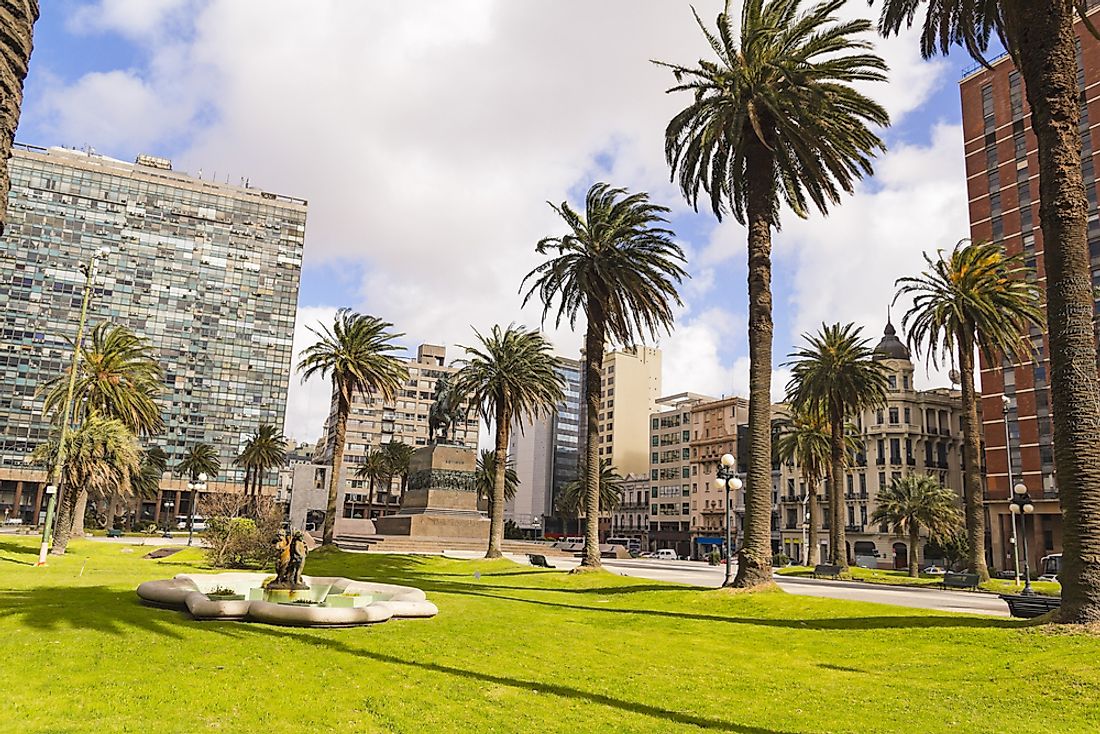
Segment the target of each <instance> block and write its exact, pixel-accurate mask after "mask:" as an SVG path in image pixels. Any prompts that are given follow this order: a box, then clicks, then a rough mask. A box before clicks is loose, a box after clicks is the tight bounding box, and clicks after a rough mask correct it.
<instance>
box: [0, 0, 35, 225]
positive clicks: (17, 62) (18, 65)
mask: <svg viewBox="0 0 1100 734" xmlns="http://www.w3.org/2000/svg"><path fill="white" fill-rule="evenodd" d="M0 14H2V17H3V18H4V53H3V54H0V100H2V101H0V234H3V233H4V225H5V224H6V222H7V210H8V188H9V181H8V159H9V158H11V144H12V141H13V140H14V139H15V129H16V128H17V127H19V111H20V107H21V106H22V104H23V80H24V79H26V78H27V67H28V65H29V64H30V60H31V50H32V47H33V43H32V40H33V37H34V23H35V21H37V20H38V0H0Z"/></svg>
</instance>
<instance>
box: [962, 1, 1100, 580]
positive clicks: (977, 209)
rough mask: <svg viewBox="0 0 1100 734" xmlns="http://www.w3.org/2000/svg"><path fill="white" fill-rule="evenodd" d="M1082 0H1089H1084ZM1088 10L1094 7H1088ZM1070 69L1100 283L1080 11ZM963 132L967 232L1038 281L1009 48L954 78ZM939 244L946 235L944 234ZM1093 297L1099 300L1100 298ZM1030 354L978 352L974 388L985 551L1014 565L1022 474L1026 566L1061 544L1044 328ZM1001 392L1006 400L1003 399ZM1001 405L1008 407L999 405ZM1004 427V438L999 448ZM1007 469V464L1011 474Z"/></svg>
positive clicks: (1096, 80)
mask: <svg viewBox="0 0 1100 734" xmlns="http://www.w3.org/2000/svg"><path fill="white" fill-rule="evenodd" d="M1089 4H1090V5H1095V4H1096V3H1094V2H1090V3H1089ZM1090 12H1091V13H1092V14H1093V16H1094V21H1095V20H1096V18H1095V14H1096V12H1097V11H1096V10H1092V11H1090ZM1076 33H1077V38H1078V55H1077V64H1078V74H1077V82H1078V86H1079V88H1080V90H1081V99H1082V104H1081V138H1082V156H1081V166H1082V172H1083V174H1084V180H1085V187H1086V193H1087V196H1088V201H1089V229H1088V236H1089V249H1090V253H1091V256H1092V268H1093V270H1092V278H1093V283H1094V284H1097V283H1100V220H1098V218H1097V190H1096V163H1095V162H1094V157H1095V154H1096V152H1097V144H1098V143H1100V131H1097V132H1096V133H1093V132H1092V130H1091V127H1092V123H1093V122H1100V41H1098V40H1097V39H1095V38H1093V37H1092V36H1091V35H1090V34H1089V32H1088V31H1087V29H1085V27H1084V25H1083V24H1082V23H1081V22H1080V21H1078V23H1077V28H1076ZM960 92H961V97H962V117H963V136H964V139H965V147H964V150H965V155H966V181H967V197H968V201H969V209H970V236H971V238H973V239H974V240H993V241H995V242H1000V243H1003V244H1004V246H1005V248H1006V249H1007V251H1008V252H1009V253H1010V254H1017V253H1023V254H1024V258H1025V260H1026V262H1027V264H1028V266H1029V267H1031V268H1033V269H1034V271H1035V273H1036V277H1037V278H1038V281H1039V283H1040V284H1042V285H1044V287H1045V283H1044V280H1045V273H1044V268H1043V235H1042V232H1041V230H1040V228H1039V160H1038V147H1037V144H1036V140H1035V136H1034V135H1033V133H1032V131H1031V119H1030V112H1029V110H1028V105H1027V99H1026V94H1025V91H1024V86H1023V80H1022V79H1021V77H1020V74H1019V72H1018V71H1016V69H1015V67H1014V65H1013V63H1012V60H1011V59H1009V58H1008V57H1001V58H999V59H995V60H994V61H993V63H992V68H990V69H985V68H981V69H978V70H977V71H974V72H973V73H971V74H968V75H967V76H965V77H964V78H963V80H962V81H961V83H960ZM942 244H943V245H946V244H949V243H942ZM1098 307H1100V301H1098ZM1030 337H1031V341H1032V344H1033V345H1034V347H1035V350H1036V353H1037V355H1038V357H1037V359H1036V360H1035V361H1027V362H1022V363H1016V362H1012V361H1004V362H1003V363H999V364H990V363H989V362H988V360H986V359H985V358H984V356H983V358H982V361H981V388H980V389H981V393H982V414H983V416H984V418H983V421H982V422H983V428H984V433H985V457H986V467H987V471H986V477H987V483H986V499H987V501H986V504H987V507H988V511H989V533H990V543H991V547H992V560H993V564H994V566H995V567H996V568H1002V569H1003V568H1010V567H1011V565H1012V550H1011V548H1012V546H1011V542H1010V539H1011V537H1012V525H1011V519H1010V518H1011V516H1010V514H1009V511H1008V503H1007V500H1008V498H1009V495H1010V493H1011V486H1012V484H1013V483H1015V482H1020V481H1022V482H1024V484H1025V485H1026V486H1027V487H1028V489H1029V491H1030V493H1031V496H1032V497H1033V498H1035V500H1036V502H1035V515H1034V516H1033V517H1031V518H1029V519H1028V528H1027V530H1028V548H1029V551H1030V553H1031V555H1032V558H1031V561H1032V568H1035V567H1037V562H1038V559H1039V558H1040V557H1041V556H1043V555H1046V554H1048V553H1052V552H1058V551H1061V545H1062V518H1061V507H1060V505H1059V502H1058V480H1057V476H1056V475H1055V470H1054V447H1053V424H1052V422H1051V415H1050V397H1049V382H1048V380H1049V373H1050V370H1049V362H1048V344H1047V340H1046V334H1045V332H1043V331H1042V330H1040V329H1033V330H1032V331H1031V334H1030ZM1006 398H1007V400H1006ZM1005 406H1007V409H1006V407H1005ZM1006 435H1007V438H1008V447H1007V449H1008V450H1007V451H1006V446H1005V443H1006V440H1005V439H1006ZM1009 469H1011V481H1010V474H1009Z"/></svg>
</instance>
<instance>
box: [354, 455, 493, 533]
mask: <svg viewBox="0 0 1100 734" xmlns="http://www.w3.org/2000/svg"><path fill="white" fill-rule="evenodd" d="M476 462H477V459H476V454H475V451H474V449H472V448H469V447H466V446H447V445H438V444H432V445H430V446H424V447H423V448H419V449H417V450H416V451H415V452H414V453H413V456H412V458H411V460H410V461H409V489H408V490H406V491H405V496H404V497H403V498H402V499H401V509H400V510H398V511H397V513H396V514H394V515H386V516H385V517H379V518H376V519H375V521H374V529H375V532H376V533H378V534H379V535H403V536H410V537H431V538H462V539H469V540H482V541H488V539H489V518H487V517H485V515H483V514H482V513H481V512H479V511H478V509H477V492H475V491H473V488H474V484H473V479H474V470H475V467H476Z"/></svg>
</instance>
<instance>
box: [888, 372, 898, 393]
mask: <svg viewBox="0 0 1100 734" xmlns="http://www.w3.org/2000/svg"><path fill="white" fill-rule="evenodd" d="M886 383H887V384H888V385H890V389H891V390H897V389H898V376H897V375H889V376H887V378H886Z"/></svg>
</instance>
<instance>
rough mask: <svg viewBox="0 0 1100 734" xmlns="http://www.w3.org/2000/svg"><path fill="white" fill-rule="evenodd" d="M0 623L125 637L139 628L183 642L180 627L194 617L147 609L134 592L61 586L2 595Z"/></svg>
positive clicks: (45, 629)
mask: <svg viewBox="0 0 1100 734" xmlns="http://www.w3.org/2000/svg"><path fill="white" fill-rule="evenodd" d="M167 615H171V617H169V616H167ZM0 620H12V621H14V623H15V624H18V625H20V626H22V627H24V628H27V629H31V630H41V631H46V632H54V631H57V630H60V629H63V628H65V627H70V628H74V629H88V630H93V631H95V632H102V633H104V634H109V635H115V636H122V635H126V634H129V633H130V632H132V631H133V630H134V629H139V630H142V631H145V632H152V633H153V634H158V635H164V636H166V637H172V638H175V639H182V638H183V636H182V635H181V634H180V633H179V631H178V629H177V627H178V625H179V624H180V623H181V622H183V623H186V622H190V621H191V618H190V616H189V615H187V614H186V613H184V612H176V611H169V610H153V609H151V608H149V607H146V606H144V605H142V604H141V602H140V600H139V599H138V597H137V595H136V594H135V593H134V592H133V591H132V590H130V591H119V590H117V589H111V588H108V587H106V586H65V587H61V586H57V587H37V588H33V589H14V590H10V591H5V592H4V593H3V594H0Z"/></svg>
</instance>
